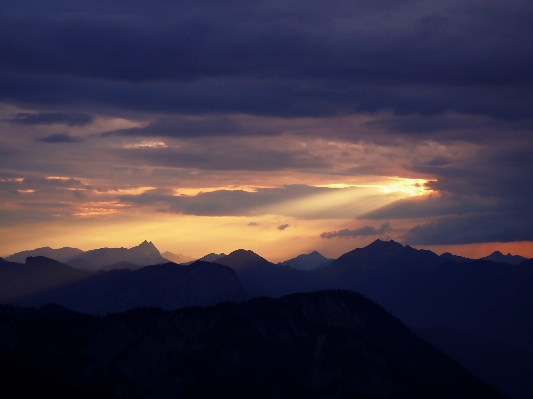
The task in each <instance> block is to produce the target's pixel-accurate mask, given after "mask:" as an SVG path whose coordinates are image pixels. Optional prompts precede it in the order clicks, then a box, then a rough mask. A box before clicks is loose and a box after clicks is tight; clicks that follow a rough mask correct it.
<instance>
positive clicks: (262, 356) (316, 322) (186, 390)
mask: <svg viewBox="0 0 533 399" xmlns="http://www.w3.org/2000/svg"><path fill="white" fill-rule="evenodd" d="M0 323H1V325H2V327H3V330H2V331H3V335H2V337H9V338H2V342H1V344H2V345H1V348H2V350H1V355H2V360H3V362H2V363H4V364H10V365H12V364H14V365H15V366H18V367H21V366H20V365H21V364H23V365H24V367H25V368H26V370H25V372H24V373H21V374H18V375H17V373H16V371H17V368H16V367H10V370H9V373H10V374H9V376H10V378H9V380H4V381H2V384H3V390H4V392H6V393H12V392H13V393H14V396H16V395H17V394H18V393H19V392H20V388H17V386H18V385H20V384H22V385H23V386H28V385H30V386H32V385H31V382H30V384H28V378H27V377H28V373H29V372H28V370H31V372H32V373H33V374H36V373H40V374H41V375H42V374H46V375H48V376H50V378H51V379H53V380H54V381H58V382H59V384H64V385H66V386H67V387H68V388H69V389H70V390H71V391H72V390H84V391H88V392H92V393H93V394H96V395H107V396H115V395H117V396H119V397H121V398H141V397H142V398H155V397H157V398H167V397H181V398H189V397H198V398H205V397H215V396H216V397H231V398H251V397H253V398H274V397H277V398H353V397H360V398H383V397H394V398H415V399H416V398H437V399H438V398H474V397H475V398H477V397H479V398H486V399H490V398H495V399H496V398H504V396H503V395H501V394H500V393H498V392H497V391H496V390H495V389H494V388H492V387H490V386H488V385H486V384H484V383H483V382H481V381H480V380H479V379H477V378H475V377H473V376H472V375H471V374H470V373H469V372H468V371H466V370H465V369H463V368H462V367H461V366H459V365H458V364H457V363H455V362H453V361H452V360H451V359H450V358H449V357H447V356H446V355H444V354H443V353H442V352H440V351H439V350H437V349H436V348H434V347H433V346H431V345H430V344H428V343H426V342H425V341H423V340H422V339H420V338H418V337H417V336H416V335H414V334H413V333H412V332H411V330H409V329H408V328H407V327H405V326H404V325H403V324H402V323H401V322H400V321H398V320H397V319H396V318H394V317H393V316H391V315H390V314H389V313H388V312H387V311H385V310H384V309H383V308H381V307H379V306H378V305H376V304H375V303H373V302H372V301H370V300H368V299H366V298H364V297H363V296H362V295H360V294H357V293H354V292H349V291H320V292H314V293H307V294H293V295H289V296H285V297H283V298H280V299H272V298H257V299H253V300H251V301H248V302H245V303H242V304H235V303H224V304H219V305H217V306H214V307H205V308H185V309H181V310H176V311H172V312H168V311H167V312H165V311H162V310H158V309H154V308H151V309H136V310H130V311H129V312H126V313H119V314H112V315H109V316H107V317H104V318H95V317H92V316H85V315H79V314H68V313H65V311H64V310H62V309H61V308H59V309H58V308H57V307H52V308H49V307H44V308H41V309H39V310H32V309H21V308H18V307H13V306H5V305H4V306H0ZM36 332H38V334H39V336H38V338H37V339H36V338H35V334H36ZM3 376H5V374H3ZM51 385H52V384H51ZM52 387H54V386H53V385H52ZM26 389H27V388H26ZM34 389H35V391H36V392H35V393H36V394H39V395H40V396H43V395H45V396H47V393H48V392H47V389H50V386H49V385H43V386H41V387H35V388H34ZM56 398H57V396H56Z"/></svg>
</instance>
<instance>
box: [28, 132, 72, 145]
mask: <svg viewBox="0 0 533 399" xmlns="http://www.w3.org/2000/svg"><path fill="white" fill-rule="evenodd" d="M35 141H40V142H42V143H79V142H80V141H81V140H80V139H79V138H77V137H72V136H70V135H68V134H63V133H55V134H51V135H49V136H46V137H39V138H37V139H36V140H35Z"/></svg>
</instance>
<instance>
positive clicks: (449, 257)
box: [439, 252, 473, 262]
mask: <svg viewBox="0 0 533 399" xmlns="http://www.w3.org/2000/svg"><path fill="white" fill-rule="evenodd" d="M439 258H441V259H442V260H443V261H445V262H472V260H473V259H470V258H465V257H464V256H459V255H454V254H451V253H449V252H445V253H443V254H442V255H440V256H439Z"/></svg>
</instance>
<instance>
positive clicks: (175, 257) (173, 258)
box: [161, 251, 194, 264]
mask: <svg viewBox="0 0 533 399" xmlns="http://www.w3.org/2000/svg"><path fill="white" fill-rule="evenodd" d="M161 256H162V257H163V258H165V259H168V260H169V261H170V262H174V263H177V264H184V263H187V262H191V263H192V262H194V258H191V257H190V256H185V255H182V254H173V253H172V252H169V251H166V252H163V253H162V254H161Z"/></svg>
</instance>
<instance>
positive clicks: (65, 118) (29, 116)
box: [2, 112, 94, 126]
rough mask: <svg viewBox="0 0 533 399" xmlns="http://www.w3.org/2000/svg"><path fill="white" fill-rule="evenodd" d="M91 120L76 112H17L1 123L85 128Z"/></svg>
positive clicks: (89, 117) (87, 116)
mask: <svg viewBox="0 0 533 399" xmlns="http://www.w3.org/2000/svg"><path fill="white" fill-rule="evenodd" d="M93 120H94V118H93V116H91V115H87V114H83V113H77V112H72V113H65V112H38V113H29V112H19V113H17V114H14V115H12V116H11V117H10V118H6V119H3V120H2V121H3V122H8V123H16V124H20V125H55V124H65V125H68V126H85V125H88V124H90V123H92V121H93Z"/></svg>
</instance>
